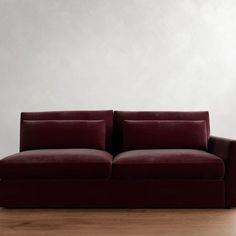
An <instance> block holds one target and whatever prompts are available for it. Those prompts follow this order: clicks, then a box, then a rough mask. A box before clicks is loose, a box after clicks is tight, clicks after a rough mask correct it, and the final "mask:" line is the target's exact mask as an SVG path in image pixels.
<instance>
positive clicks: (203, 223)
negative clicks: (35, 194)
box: [0, 208, 236, 236]
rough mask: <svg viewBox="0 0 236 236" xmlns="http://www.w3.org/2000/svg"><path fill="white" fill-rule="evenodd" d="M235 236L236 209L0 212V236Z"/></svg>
mask: <svg viewBox="0 0 236 236" xmlns="http://www.w3.org/2000/svg"><path fill="white" fill-rule="evenodd" d="M11 235H17V236H35V235H40V236H41V235H42V236H47V235H50V236H62V235H63V236H71V235H73V236H74V235H76V236H77V235H78V236H84V235H86V236H93V235H96V236H100V235H102V236H106V235H109V236H112V235H115V236H117V235H129V236H134V235H135V236H140V235H145V236H149V235H155V236H157V235H160V236H211V235H213V236H236V209H212V210H209V209H207V210H204V209H199V210H197V209H133V210H132V209H128V210H127V209H109V210H106V209H105V210H104V209H96V210H92V209H86V210H84V209H72V210H65V209H64V210H59V209H55V210H53V209H42V210H36V209H33V210H23V209H21V210H13V209H1V208H0V236H11Z"/></svg>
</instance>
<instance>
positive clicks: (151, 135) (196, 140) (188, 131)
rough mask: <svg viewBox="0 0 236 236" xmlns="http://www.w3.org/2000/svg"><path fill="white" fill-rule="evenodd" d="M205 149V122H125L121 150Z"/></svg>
mask: <svg viewBox="0 0 236 236" xmlns="http://www.w3.org/2000/svg"><path fill="white" fill-rule="evenodd" d="M156 148H157V149H170V148H187V149H202V150H206V149H207V129H206V122H205V121H204V120H200V121H185V120H177V121H176V120H138V121H137V120H125V121H124V126H123V150H124V151H129V150H135V149H156Z"/></svg>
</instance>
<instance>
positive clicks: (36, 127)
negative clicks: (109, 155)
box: [20, 111, 113, 151]
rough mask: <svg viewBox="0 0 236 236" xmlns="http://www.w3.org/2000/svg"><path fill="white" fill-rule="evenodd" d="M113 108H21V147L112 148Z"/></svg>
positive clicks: (26, 148) (30, 148)
mask: <svg viewBox="0 0 236 236" xmlns="http://www.w3.org/2000/svg"><path fill="white" fill-rule="evenodd" d="M112 126H113V111H65V112H59V111H58V112H57V111H56V112H24V113H22V114H21V132H20V151H25V150H32V149H47V148H48V149H50V148H93V149H100V150H107V151H111V149H112V146H111V145H112V143H111V141H112Z"/></svg>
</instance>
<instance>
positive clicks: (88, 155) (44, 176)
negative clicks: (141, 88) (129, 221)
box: [0, 110, 236, 208]
mask: <svg viewBox="0 0 236 236" xmlns="http://www.w3.org/2000/svg"><path fill="white" fill-rule="evenodd" d="M125 120H136V121H137V120H139V121H141V120H149V121H153V120H159V121H181V122H182V121H205V123H206V129H207V140H209V135H210V125H209V114H208V112H163V111H160V112H159V111H148V112H146V111H136V112H135V111H132V112H129V111H126V112H124V111H115V112H114V113H113V111H110V110H106V111H61V112H60V111H55V112H23V113H22V114H21V130H20V151H21V152H20V153H17V154H15V155H11V156H9V157H6V158H3V159H2V160H0V207H24V208H25V207H37V208H44V207H82V208H89V207H93V208H94V207H109V208H110V207H112V208H117V207H118V208H121V207H128V208H133V207H135V208H140V207H168V208H170V207H177V208H179V207H191V208H199V207H207V208H209V207H214V208H216V207H217V208H223V207H233V206H236V184H235V183H236V181H235V179H236V174H235V173H236V167H235V166H236V158H235V157H236V144H235V142H236V141H234V140H228V139H222V138H216V137H211V138H210V140H209V143H208V150H207V151H203V150H197V149H191V150H190V149H155V150H150V149H144V150H133V151H128V152H123V153H122V145H123V141H124V140H123V128H124V127H123V126H124V123H125V122H124V121H125ZM34 121H36V122H38V121H42V122H44V121H50V122H52V123H55V122H57V121H63V122H64V121H66V122H65V123H70V122H72V123H73V121H76V122H75V123H77V121H84V122H86V121H93V122H95V123H96V121H104V123H105V151H104V150H98V149H81V148H73V149H70V148H66V149H63V148H61V147H60V148H57V149H41V150H38V149H34V148H35V147H32V146H33V144H31V143H30V142H31V141H32V140H31V139H34V138H35V137H37V135H38V134H37V133H35V136H34V134H32V135H31V138H29V135H28V133H27V132H26V131H27V128H28V127H25V124H29V123H31V122H34ZM67 121H68V122H67ZM27 122H28V123H27ZM63 122H62V123H63ZM59 123H60V124H62V123H61V122H59ZM113 123H114V126H113ZM26 126H27V125H26ZM97 128H98V127H97ZM97 128H95V129H97ZM99 129H100V128H98V130H99ZM98 130H97V131H98ZM39 131H40V132H41V130H39ZM73 131H74V130H73ZM73 131H71V132H69V133H70V134H71V133H73ZM144 131H145V130H144ZM50 132H51V131H50V129H47V132H46V133H45V135H44V136H42V137H44V138H46V139H47V138H48V136H50V135H51V134H50ZM33 133H34V132H33ZM142 134H143V133H142ZM76 135H77V132H76ZM141 136H142V135H141ZM56 138H58V137H56ZM91 140H95V143H96V142H97V139H96V137H91ZM40 141H41V140H39V142H40ZM53 141H54V140H53ZM83 141H84V140H81V141H80V142H79V143H76V142H78V140H73V142H75V143H76V146H77V145H78V146H79V145H80V144H81V142H83ZM100 141H101V140H100V139H99V145H101V144H102V142H103V141H101V143H100ZM91 142H92V141H91ZM93 142H94V141H93ZM96 144H97V143H96ZM100 147H101V146H100ZM100 147H99V148H100ZM32 148H33V150H30V149H32ZM25 149H27V150H25ZM210 153H211V154H210ZM117 154H118V155H117ZM112 155H113V156H115V155H117V156H116V157H115V158H114V159H113V157H112Z"/></svg>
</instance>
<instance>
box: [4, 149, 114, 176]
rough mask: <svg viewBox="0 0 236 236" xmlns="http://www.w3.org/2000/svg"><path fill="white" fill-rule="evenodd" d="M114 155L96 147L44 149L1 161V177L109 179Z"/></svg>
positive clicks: (22, 153) (21, 153)
mask: <svg viewBox="0 0 236 236" xmlns="http://www.w3.org/2000/svg"><path fill="white" fill-rule="evenodd" d="M111 168H112V156H111V155H110V154H109V153H108V152H106V151H101V150H96V149H44V150H31V151H24V152H20V153H17V154H14V155H11V156H8V157H6V158H4V159H2V160H0V178H1V179H24V178H40V179H44V178H83V179H94V178H97V179H100V178H109V177H110V175H111Z"/></svg>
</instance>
